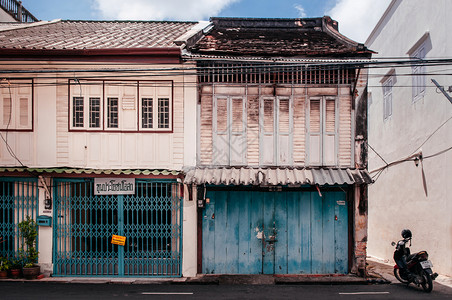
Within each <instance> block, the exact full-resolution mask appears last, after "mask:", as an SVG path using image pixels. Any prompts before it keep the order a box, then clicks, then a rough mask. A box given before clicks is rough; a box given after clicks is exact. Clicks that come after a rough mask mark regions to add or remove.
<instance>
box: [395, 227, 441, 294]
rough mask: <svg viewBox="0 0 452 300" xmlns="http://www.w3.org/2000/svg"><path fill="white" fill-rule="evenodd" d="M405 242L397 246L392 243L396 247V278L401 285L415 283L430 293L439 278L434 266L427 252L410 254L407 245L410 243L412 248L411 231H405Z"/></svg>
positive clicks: (403, 232)
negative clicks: (433, 269) (434, 271)
mask: <svg viewBox="0 0 452 300" xmlns="http://www.w3.org/2000/svg"><path fill="white" fill-rule="evenodd" d="M402 237H403V240H400V241H399V242H398V243H397V244H396V243H395V242H392V243H391V245H392V246H396V250H395V251H394V260H395V261H396V264H395V266H394V276H395V277H396V278H397V280H398V281H400V282H401V283H404V284H407V285H409V284H410V283H414V284H415V285H417V286H422V288H423V289H424V291H425V292H427V293H430V292H431V291H432V289H433V280H435V279H436V277H437V276H438V274H437V273H433V271H432V268H433V264H432V262H431V261H430V260H428V253H427V251H420V252H417V253H414V254H411V253H410V248H408V247H406V244H407V243H408V242H410V247H411V231H410V230H409V229H404V230H403V231H402Z"/></svg>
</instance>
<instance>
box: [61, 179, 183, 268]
mask: <svg viewBox="0 0 452 300" xmlns="http://www.w3.org/2000/svg"><path fill="white" fill-rule="evenodd" d="M93 185H94V180H93V179H83V180H80V179H55V180H54V186H55V190H54V195H55V199H54V203H55V209H54V214H55V215H54V223H53V225H54V247H53V249H54V250H53V251H54V256H53V257H54V274H53V275H54V276H118V277H123V276H134V277H137V276H154V277H179V276H181V265H182V263H181V253H182V249H181V245H182V243H181V238H182V227H181V223H182V222H181V220H182V219H181V218H182V207H181V204H182V200H181V197H180V188H181V187H180V183H178V182H176V181H172V180H167V181H162V180H159V181H156V180H144V179H136V189H135V194H134V195H109V196H99V195H94V190H93V189H94V187H93ZM112 235H120V236H125V237H126V244H125V246H118V245H114V244H112V243H111V239H112Z"/></svg>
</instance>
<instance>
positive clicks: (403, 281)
mask: <svg viewBox="0 0 452 300" xmlns="http://www.w3.org/2000/svg"><path fill="white" fill-rule="evenodd" d="M394 276H395V278H397V280H398V281H400V282H401V283H405V284H408V283H410V282H409V281H408V280H406V279H403V278H402V276H400V269H394Z"/></svg>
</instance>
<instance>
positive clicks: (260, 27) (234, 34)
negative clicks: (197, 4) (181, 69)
mask: <svg viewBox="0 0 452 300" xmlns="http://www.w3.org/2000/svg"><path fill="white" fill-rule="evenodd" d="M211 22H212V28H211V29H210V31H208V32H207V33H206V34H205V35H204V36H203V37H202V38H201V39H200V40H199V41H198V42H197V43H196V44H195V45H193V46H192V47H190V49H189V50H190V51H191V52H192V53H195V54H206V55H229V56H234V55H242V56H270V57H272V56H298V57H300V56H301V57H369V56H370V54H371V53H372V51H370V50H368V49H367V48H366V47H365V46H364V45H362V44H359V43H356V42H354V41H352V40H350V39H348V38H346V37H345V36H343V35H341V34H340V33H339V32H338V30H337V29H338V24H337V22H336V21H334V20H332V19H331V18H330V17H323V18H309V19H243V18H212V19H211Z"/></svg>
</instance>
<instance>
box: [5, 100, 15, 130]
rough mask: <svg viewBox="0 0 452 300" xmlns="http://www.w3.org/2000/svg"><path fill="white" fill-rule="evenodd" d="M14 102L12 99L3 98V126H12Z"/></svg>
mask: <svg viewBox="0 0 452 300" xmlns="http://www.w3.org/2000/svg"><path fill="white" fill-rule="evenodd" d="M12 104H13V101H12V99H11V98H6V97H5V98H3V125H4V126H8V125H10V124H11V118H12V109H11V106H12Z"/></svg>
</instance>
